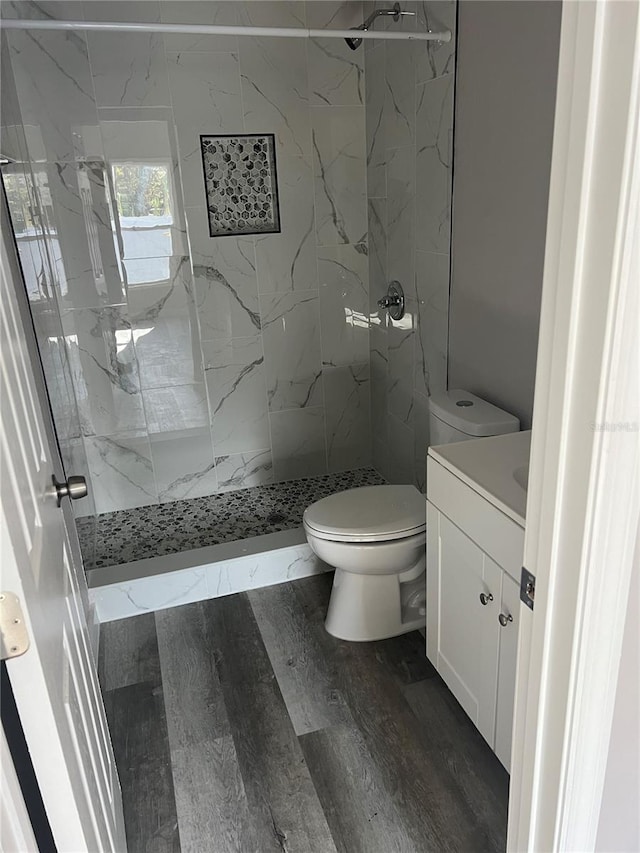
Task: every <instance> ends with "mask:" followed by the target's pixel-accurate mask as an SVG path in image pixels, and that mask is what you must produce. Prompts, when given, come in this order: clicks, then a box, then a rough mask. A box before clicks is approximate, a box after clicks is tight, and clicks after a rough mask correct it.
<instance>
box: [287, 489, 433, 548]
mask: <svg viewBox="0 0 640 853" xmlns="http://www.w3.org/2000/svg"><path fill="white" fill-rule="evenodd" d="M426 512H427V506H426V499H425V498H424V496H423V495H421V494H420V492H419V491H418V490H417V489H416V488H415V486H362V487H361V488H359V489H348V490H347V491H345V492H337V493H336V494H335V495H329V497H328V498H322V500H319V501H316V503H314V504H311V506H310V507H308V508H307V509H306V510H305V513H304V516H303V521H304V524H305V526H306V527H308V528H309V530H310V532H311V533H313V534H314V535H316V536H318V537H319V538H322V539H333V540H335V541H339V542H345V541H351V542H375V541H378V540H383V539H400V538H402V537H404V536H411V535H413V534H415V533H420V532H422V531H423V530H424V529H425V527H426Z"/></svg>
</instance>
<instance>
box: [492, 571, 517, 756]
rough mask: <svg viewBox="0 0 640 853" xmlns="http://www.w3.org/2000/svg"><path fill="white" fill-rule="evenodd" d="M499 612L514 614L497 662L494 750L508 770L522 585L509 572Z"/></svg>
mask: <svg viewBox="0 0 640 853" xmlns="http://www.w3.org/2000/svg"><path fill="white" fill-rule="evenodd" d="M500 613H503V614H504V615H505V616H511V617H512V619H513V622H507V624H506V625H505V626H504V627H503V626H500V623H498V625H499V627H500V658H499V664H498V704H497V708H496V745H495V747H494V752H495V753H496V755H497V756H498V758H499V759H500V761H501V762H502V764H503V765H504V766H505V768H506V769H507V770H509V769H510V767H511V732H512V729H513V702H514V697H515V689H516V663H517V658H518V617H519V614H520V587H519V586H518V584H517V583H516V582H515V581H514V580H513V579H512V578H511V577H509V575H507V574H506V573H505V574H504V576H503V578H502V607H501V609H500Z"/></svg>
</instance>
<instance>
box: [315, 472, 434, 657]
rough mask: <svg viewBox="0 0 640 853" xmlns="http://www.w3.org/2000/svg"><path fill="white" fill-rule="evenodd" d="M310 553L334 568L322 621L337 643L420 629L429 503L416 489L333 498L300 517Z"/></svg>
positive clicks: (366, 490)
mask: <svg viewBox="0 0 640 853" xmlns="http://www.w3.org/2000/svg"><path fill="white" fill-rule="evenodd" d="M303 524H304V530H305V533H306V536H307V541H308V542H309V545H310V547H311V549H312V551H313V552H314V553H315V554H317V555H318V557H320V559H321V560H324V561H325V562H326V563H328V564H329V565H330V566H334V567H335V569H336V572H335V576H334V580H333V589H332V591H331V600H330V602H329V609H328V612H327V617H326V620H325V626H326V629H327V631H328V632H329V633H330V634H332V635H333V636H334V637H338V638H339V639H341V640H352V641H366V640H382V639H385V638H387V637H395V636H397V635H399V634H404V633H406V632H407V631H414V630H415V629H416V628H421V627H424V624H425V616H424V588H425V569H426V559H425V544H426V532H425V530H426V501H425V498H424V497H423V495H421V494H420V492H419V491H418V490H417V489H416V488H415V487H414V486H363V487H362V488H358V489H348V490H347V491H345V492H338V493H337V494H335V495H330V496H329V497H327V498H323V499H322V500H320V501H317V502H316V503H315V504H312V505H311V506H310V507H308V508H307V510H306V511H305V513H304V517H303Z"/></svg>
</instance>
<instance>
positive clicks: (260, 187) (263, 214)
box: [200, 133, 280, 237]
mask: <svg viewBox="0 0 640 853" xmlns="http://www.w3.org/2000/svg"><path fill="white" fill-rule="evenodd" d="M200 148H201V150H202V168H203V171H204V183H205V192H206V194H207V213H208V216H209V236H210V237H229V236H234V235H242V234H270V233H271V234H272V233H276V232H279V231H280V209H279V205H278V182H277V172H276V152H275V141H274V136H273V134H272V133H267V134H262V135H260V134H255V135H251V136H204V135H203V136H201V137H200Z"/></svg>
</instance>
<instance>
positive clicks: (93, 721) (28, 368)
mask: <svg viewBox="0 0 640 853" xmlns="http://www.w3.org/2000/svg"><path fill="white" fill-rule="evenodd" d="M0 201H2V202H3V205H2V226H3V227H2V241H1V242H2V249H1V250H2V257H1V261H2V270H1V287H0V336H1V340H0V367H1V387H0V400H1V432H0V441H1V445H0V456H1V464H2V469H1V494H2V512H1V513H0V554H1V557H2V577H1V589H2V591H3V592H11V593H14V594H15V595H16V596H17V597H18V598H19V599H20V602H21V604H22V608H23V613H24V618H25V622H26V626H27V629H28V633H29V638H30V647H29V649H28V650H27V651H26V653H25V654H23V655H22V656H20V657H15V658H12V659H10V660H7V671H8V674H9V678H10V680H11V684H12V687H13V691H14V694H15V700H16V704H17V707H18V712H19V714H20V719H21V722H22V726H23V729H24V733H25V737H26V741H27V745H28V747H29V751H30V753H31V758H32V761H33V765H34V770H35V774H36V777H37V779H38V783H39V785H40V790H41V793H42V799H43V801H44V806H45V809H46V811H47V815H48V818H49V822H50V824H51V830H52V832H53V836H54V839H55V842H56V845H57V848H58V850H59V851H60V853H80V851H92V852H93V851H118V853H122V851H125V850H126V842H125V835H124V822H123V817H122V801H121V795H120V785H119V781H118V776H117V771H116V767H115V762H114V757H113V751H112V748H111V742H110V738H109V732H108V729H107V724H106V718H105V714H104V707H103V704H102V697H101V694H100V689H99V685H98V679H97V672H96V666H95V662H94V660H93V655H92V652H91V650H90V646H89V633H88V629H87V622H86V618H85V610H84V607H85V602H86V581H85V577H84V572H83V569H82V566H81V565H80V563H79V561H78V560H77V558H76V557H77V555H78V554H79V550H78V543H77V537H76V532H75V528H74V526H73V522H72V516H71V513H70V510H69V506H68V503H69V499H68V498H63V500H62V503H63V506H62V508H58V506H57V501H56V497H55V495H54V491H53V488H52V479H51V478H52V475H55V476H56V479H57V480H58V481H62V480H63V479H64V473H63V470H62V465H61V462H60V456H59V453H58V449H57V445H56V441H55V434H54V431H53V426H52V424H51V419H50V415H49V411H48V409H47V408H45V406H46V403H44V402H43V397H42V396H39V391H40V392H41V393H42V390H43V388H42V380H41V376H40V374H39V372H38V371H39V369H40V366H39V365H38V364H35V363H32V361H31V357H32V356H31V355H30V352H33V351H32V350H30V348H29V345H28V343H27V341H28V340H29V335H30V334H31V333H32V330H31V329H30V327H29V325H28V323H29V318H28V317H27V316H24V315H22V314H21V306H20V302H19V298H18V297H19V291H18V288H20V287H22V286H23V285H22V281H21V273H20V269H19V266H18V263H17V259H16V254H15V249H14V246H13V243H12V240H11V229H10V227H8V216H7V214H6V208H5V205H4V199H1V200H0ZM71 473H72V472H71ZM65 504H67V506H66V507H65V506H64V505H65Z"/></svg>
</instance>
